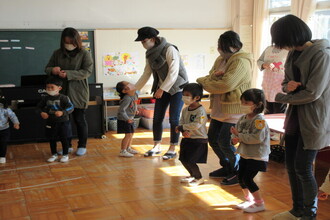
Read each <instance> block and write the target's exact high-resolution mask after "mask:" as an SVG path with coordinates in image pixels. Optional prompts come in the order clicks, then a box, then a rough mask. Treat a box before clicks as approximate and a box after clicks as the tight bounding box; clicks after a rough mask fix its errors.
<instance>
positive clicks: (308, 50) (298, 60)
mask: <svg viewBox="0 0 330 220" xmlns="http://www.w3.org/2000/svg"><path fill="white" fill-rule="evenodd" d="M271 35H272V43H273V44H274V45H275V47H278V48H281V49H282V48H284V49H288V50H290V52H289V54H288V57H287V60H286V64H285V78H284V80H283V82H282V86H283V91H284V92H285V93H286V94H282V93H279V94H277V95H276V97H275V101H276V102H280V103H288V104H289V107H288V110H287V113H286V119H285V157H286V159H285V163H286V168H287V171H288V175H289V180H290V186H291V193H292V200H293V208H292V209H291V210H290V211H287V212H283V213H280V214H277V215H275V216H274V217H273V219H276V220H278V219H298V218H299V219H300V217H301V219H315V218H316V217H315V216H316V211H317V184H316V181H315V178H314V175H313V169H312V167H313V161H314V160H315V157H316V154H317V151H318V150H319V149H322V148H324V147H325V146H327V145H328V144H329V143H330V87H329V83H330V74H329V72H330V66H329V62H330V50H329V42H328V41H327V40H311V38H312V32H311V30H310V29H309V28H308V26H307V25H306V24H305V23H304V22H303V21H302V20H300V19H299V18H298V17H296V16H294V15H287V16H284V17H282V18H280V19H279V20H277V21H276V22H275V23H274V24H273V25H272V27H271Z"/></svg>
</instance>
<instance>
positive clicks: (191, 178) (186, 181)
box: [180, 176, 195, 183]
mask: <svg viewBox="0 0 330 220" xmlns="http://www.w3.org/2000/svg"><path fill="white" fill-rule="evenodd" d="M194 179H195V177H192V176H187V177H185V178H182V179H181V180H180V182H181V183H190V182H191V181H193V180H194Z"/></svg>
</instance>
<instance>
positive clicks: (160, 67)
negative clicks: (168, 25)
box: [146, 37, 188, 95]
mask: <svg viewBox="0 0 330 220" xmlns="http://www.w3.org/2000/svg"><path fill="white" fill-rule="evenodd" d="M160 40H161V41H160V44H159V45H157V46H155V47H153V48H151V49H149V50H147V52H146V58H147V59H148V62H149V65H150V67H151V69H152V74H153V77H154V82H153V85H152V89H151V92H152V93H155V92H156V91H157V89H158V88H159V86H158V84H159V79H161V80H162V81H164V80H165V79H166V76H167V74H168V65H167V62H166V51H167V48H168V47H169V46H174V45H172V44H169V43H167V42H166V40H165V38H162V37H161V38H160ZM174 47H175V48H176V49H177V47H176V46H174ZM187 83H188V76H187V72H186V69H185V67H184V65H183V62H182V60H181V57H180V68H179V75H178V78H177V80H176V81H175V83H174V84H173V86H172V88H171V89H170V90H169V91H168V93H170V94H171V95H174V94H175V93H177V92H181V91H182V87H183V86H184V85H185V84H187Z"/></svg>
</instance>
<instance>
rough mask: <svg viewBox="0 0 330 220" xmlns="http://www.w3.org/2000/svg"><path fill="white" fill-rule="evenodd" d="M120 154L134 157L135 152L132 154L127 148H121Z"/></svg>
mask: <svg viewBox="0 0 330 220" xmlns="http://www.w3.org/2000/svg"><path fill="white" fill-rule="evenodd" d="M119 156H120V157H133V156H134V154H131V153H130V152H128V151H127V150H121V151H120V153H119Z"/></svg>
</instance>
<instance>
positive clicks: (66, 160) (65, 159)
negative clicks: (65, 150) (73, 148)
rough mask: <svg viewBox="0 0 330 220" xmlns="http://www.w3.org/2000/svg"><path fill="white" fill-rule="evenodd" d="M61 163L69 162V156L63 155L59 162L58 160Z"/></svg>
mask: <svg viewBox="0 0 330 220" xmlns="http://www.w3.org/2000/svg"><path fill="white" fill-rule="evenodd" d="M60 161H61V162H62V163H66V162H68V161H69V155H63V156H62V158H61V160H60Z"/></svg>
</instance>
